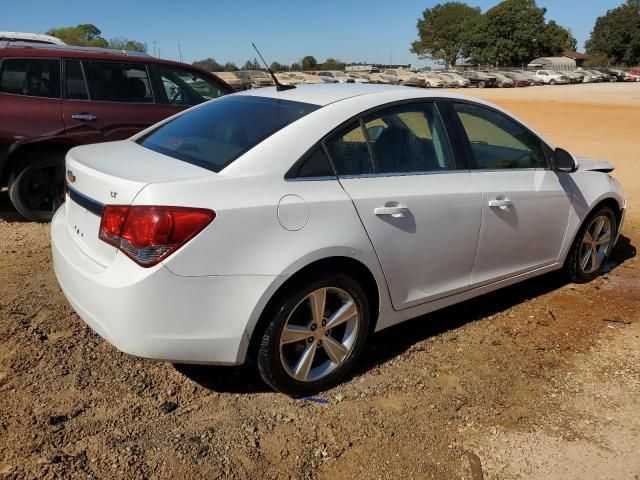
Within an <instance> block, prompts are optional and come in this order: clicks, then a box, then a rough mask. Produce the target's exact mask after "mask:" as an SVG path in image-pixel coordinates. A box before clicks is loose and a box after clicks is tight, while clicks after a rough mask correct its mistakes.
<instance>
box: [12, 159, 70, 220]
mask: <svg viewBox="0 0 640 480" xmlns="http://www.w3.org/2000/svg"><path fill="white" fill-rule="evenodd" d="M21 165H22V167H21V168H17V169H16V170H14V171H13V172H12V173H11V175H10V176H9V182H8V184H9V198H10V199H11V203H13V206H14V207H16V210H18V212H19V213H20V214H21V215H22V216H23V217H25V218H27V219H29V220H33V221H36V222H50V221H51V219H52V218H53V214H54V213H55V211H56V210H57V209H58V207H59V206H60V205H62V202H63V201H64V156H63V155H53V154H52V155H51V156H50V157H49V158H41V159H38V160H32V158H31V157H27V158H25V161H24V162H22V163H21Z"/></svg>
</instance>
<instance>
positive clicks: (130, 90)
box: [82, 60, 153, 103]
mask: <svg viewBox="0 0 640 480" xmlns="http://www.w3.org/2000/svg"><path fill="white" fill-rule="evenodd" d="M82 64H83V66H84V72H85V75H86V76H87V83H88V84H89V94H90V95H91V100H100V101H106V102H132V103H151V102H153V94H152V93H151V87H150V84H149V76H148V75H147V69H146V67H145V66H144V65H141V64H135V63H120V62H96V61H92V60H85V61H83V62H82Z"/></svg>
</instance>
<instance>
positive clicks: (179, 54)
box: [178, 44, 183, 62]
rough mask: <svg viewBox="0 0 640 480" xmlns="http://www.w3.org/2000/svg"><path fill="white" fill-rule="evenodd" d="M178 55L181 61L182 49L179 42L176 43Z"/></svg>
mask: <svg viewBox="0 0 640 480" xmlns="http://www.w3.org/2000/svg"><path fill="white" fill-rule="evenodd" d="M178 56H179V57H180V61H181V62H182V61H183V60H182V50H181V49H180V44H178Z"/></svg>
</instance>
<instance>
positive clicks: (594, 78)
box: [580, 70, 604, 83]
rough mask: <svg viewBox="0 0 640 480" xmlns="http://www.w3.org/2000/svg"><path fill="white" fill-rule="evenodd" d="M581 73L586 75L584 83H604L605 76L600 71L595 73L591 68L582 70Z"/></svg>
mask: <svg viewBox="0 0 640 480" xmlns="http://www.w3.org/2000/svg"><path fill="white" fill-rule="evenodd" d="M580 73H582V74H583V75H584V80H583V83H602V82H604V77H602V75H600V74H599V73H594V72H592V71H591V70H580ZM587 79H588V80H587Z"/></svg>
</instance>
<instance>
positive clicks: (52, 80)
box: [0, 58, 60, 98]
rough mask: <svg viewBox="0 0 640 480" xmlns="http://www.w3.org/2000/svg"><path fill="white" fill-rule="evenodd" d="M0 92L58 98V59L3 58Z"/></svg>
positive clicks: (0, 73)
mask: <svg viewBox="0 0 640 480" xmlns="http://www.w3.org/2000/svg"><path fill="white" fill-rule="evenodd" d="M0 92H3V93H12V94H14V95H25V96H29V97H45V98H60V60H59V59H21V58H6V59H4V60H3V62H2V71H1V72H0Z"/></svg>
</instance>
